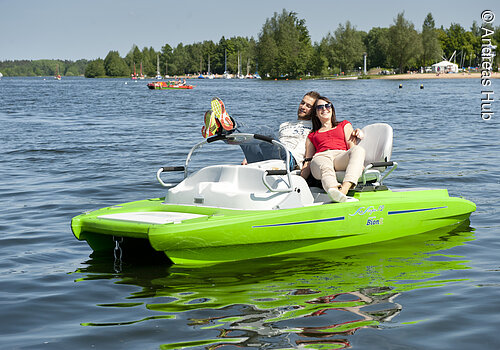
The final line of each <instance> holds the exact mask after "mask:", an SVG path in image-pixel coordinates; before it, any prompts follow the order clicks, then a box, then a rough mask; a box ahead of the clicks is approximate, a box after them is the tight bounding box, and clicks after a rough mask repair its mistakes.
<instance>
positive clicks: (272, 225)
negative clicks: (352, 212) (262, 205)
mask: <svg viewBox="0 0 500 350" xmlns="http://www.w3.org/2000/svg"><path fill="white" fill-rule="evenodd" d="M344 219H345V217H343V216H339V217H336V218H326V219H319V220H307V221H297V222H285V223H283V224H271V225H258V226H252V228H257V227H276V226H289V225H303V224H316V223H320V222H329V221H339V220H344Z"/></svg>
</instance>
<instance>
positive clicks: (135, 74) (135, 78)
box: [132, 62, 137, 80]
mask: <svg viewBox="0 0 500 350" xmlns="http://www.w3.org/2000/svg"><path fill="white" fill-rule="evenodd" d="M132 80H137V73H136V72H135V62H134V73H132Z"/></svg>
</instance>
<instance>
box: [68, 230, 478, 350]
mask: <svg viewBox="0 0 500 350" xmlns="http://www.w3.org/2000/svg"><path fill="white" fill-rule="evenodd" d="M473 239H474V237H473V233H472V229H471V228H470V227H469V222H468V221H467V222H466V223H465V224H463V225H461V226H459V227H455V228H448V229H440V230H436V231H432V232H429V233H425V234H421V235H415V236H411V237H406V238H402V239H398V240H393V241H387V242H381V243H377V244H373V245H366V246H359V247H355V248H349V249H337V250H331V251H323V252H317V253H314V254H312V253H311V254H300V255H297V256H294V257H279V258H262V259H255V260H250V261H240V262H232V263H225V264H218V265H215V266H210V267H204V268H192V267H191V268H188V267H180V266H177V265H172V266H170V267H165V266H163V267H158V265H151V266H149V267H148V268H147V269H144V268H140V267H138V266H137V265H136V264H134V263H132V262H130V261H129V262H127V260H126V257H124V262H123V265H122V268H123V270H122V271H121V272H120V273H119V274H116V273H115V272H113V271H112V264H111V261H112V260H110V258H109V257H107V258H102V257H97V256H93V257H92V259H91V260H90V261H88V266H87V267H86V268H83V269H81V270H79V271H76V274H83V276H82V278H79V279H78V281H79V282H80V283H85V280H89V279H90V280H95V279H117V278H118V280H119V281H118V283H119V284H121V285H122V284H127V285H135V286H140V287H141V288H142V290H141V291H139V292H136V293H133V294H132V295H124V297H123V299H127V302H126V303H125V302H124V303H116V302H115V303H111V304H106V306H109V307H110V312H115V313H116V312H117V308H118V307H120V306H121V305H122V304H127V309H128V310H127V312H130V308H131V307H132V308H137V309H136V314H137V315H141V316H138V320H132V321H131V320H123V321H122V322H116V323H113V324H109V323H104V322H99V321H96V322H90V323H89V322H87V323H84V324H83V323H82V324H83V325H85V326H107V325H113V326H117V325H125V324H127V325H130V324H133V323H138V322H143V321H146V320H151V319H153V318H154V319H156V320H157V321H158V319H162V318H163V319H165V320H161V322H171V323H169V326H168V327H169V329H175V330H182V331H179V332H169V333H168V334H167V333H165V339H162V343H163V345H161V346H160V348H161V349H179V348H189V347H206V348H216V347H217V348H218V347H223V346H235V345H236V346H238V347H255V348H264V347H268V345H269V343H272V344H273V348H291V347H307V348H313V349H325V348H326V349H340V348H347V347H350V346H351V343H352V340H353V339H354V337H355V336H356V331H357V330H359V329H363V328H377V329H380V330H383V329H386V328H387V325H384V323H387V322H389V321H391V323H393V322H397V317H396V316H397V315H398V314H399V313H400V311H401V310H402V309H403V308H404V305H402V304H401V302H398V296H399V295H401V294H403V293H405V292H408V291H411V290H414V289H417V288H418V289H422V288H431V287H439V286H444V285H446V284H449V283H456V282H459V281H463V280H465V279H457V278H456V273H453V271H454V270H463V269H468V268H469V267H468V266H467V261H465V260H463V258H461V257H457V256H456V255H455V254H453V255H452V253H451V252H446V251H445V250H447V249H451V248H454V247H457V246H460V245H463V244H464V243H465V242H467V241H470V240H473ZM448 254H449V255H448ZM145 271H147V272H146V273H145ZM450 276H451V277H450ZM110 299H112V300H114V301H116V295H113V296H110ZM130 299H133V300H134V301H135V302H136V303H134V305H132V306H131V305H130ZM100 306H103V305H102V304H101V305H100ZM145 313H146V314H148V313H150V314H151V315H150V317H143V316H144V314H145ZM129 316H130V314H129ZM115 317H116V315H115ZM401 325H404V324H403V323H402V324H401ZM391 327H393V326H391ZM191 332H192V333H191ZM195 334H196V337H194V335H195ZM192 339H197V340H196V341H193V340H192ZM200 339H203V340H200ZM266 344H267V345H266Z"/></svg>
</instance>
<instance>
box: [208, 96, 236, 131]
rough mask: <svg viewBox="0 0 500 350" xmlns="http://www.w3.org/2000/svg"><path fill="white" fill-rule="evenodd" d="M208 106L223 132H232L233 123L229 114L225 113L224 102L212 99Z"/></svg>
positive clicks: (216, 98) (215, 98)
mask: <svg viewBox="0 0 500 350" xmlns="http://www.w3.org/2000/svg"><path fill="white" fill-rule="evenodd" d="M210 105H211V107H212V111H214V113H215V115H216V117H217V119H218V120H219V121H220V124H221V126H222V127H223V128H224V130H232V129H233V128H234V123H233V121H232V119H231V117H230V116H229V114H227V112H226V107H225V106H224V102H222V100H221V99H220V98H218V97H214V98H212V101H211V102H210Z"/></svg>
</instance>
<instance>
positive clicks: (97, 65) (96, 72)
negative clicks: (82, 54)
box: [85, 58, 106, 78]
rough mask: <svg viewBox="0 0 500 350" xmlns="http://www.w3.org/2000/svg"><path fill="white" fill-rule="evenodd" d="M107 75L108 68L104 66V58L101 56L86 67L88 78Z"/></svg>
mask: <svg viewBox="0 0 500 350" xmlns="http://www.w3.org/2000/svg"><path fill="white" fill-rule="evenodd" d="M105 75H106V69H105V68H104V60H103V59H101V58H98V59H96V60H93V61H90V62H89V64H88V65H87V67H86V68H85V77H86V78H96V77H103V76H105Z"/></svg>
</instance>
